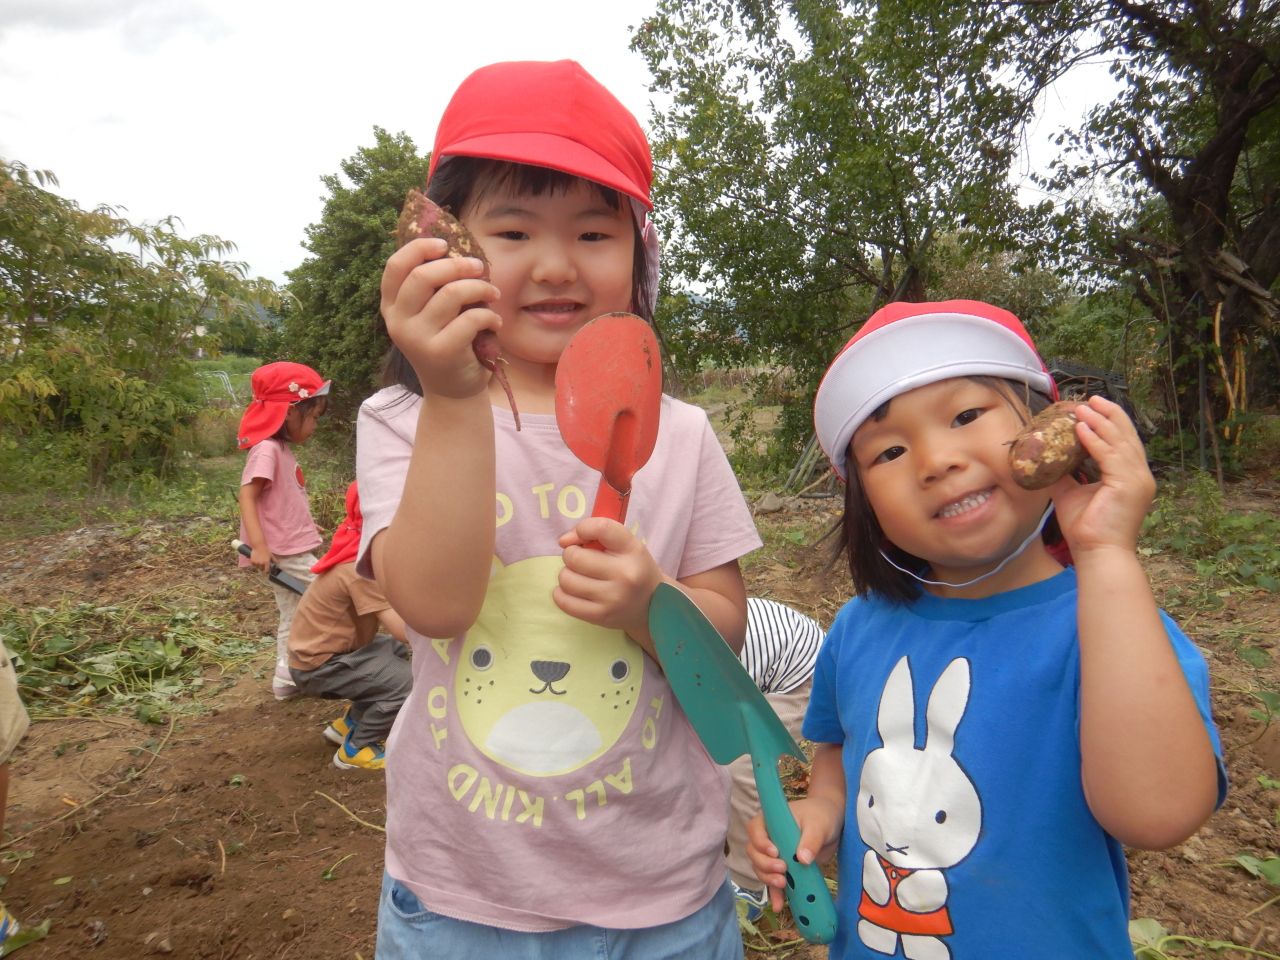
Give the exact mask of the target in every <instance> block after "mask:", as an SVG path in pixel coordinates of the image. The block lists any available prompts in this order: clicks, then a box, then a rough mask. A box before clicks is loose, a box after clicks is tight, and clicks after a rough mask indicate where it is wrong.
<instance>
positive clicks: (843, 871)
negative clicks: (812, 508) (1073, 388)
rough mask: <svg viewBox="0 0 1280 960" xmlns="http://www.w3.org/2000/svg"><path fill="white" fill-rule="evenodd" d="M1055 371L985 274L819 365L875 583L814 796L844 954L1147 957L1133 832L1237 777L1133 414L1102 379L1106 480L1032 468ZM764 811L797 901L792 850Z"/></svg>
mask: <svg viewBox="0 0 1280 960" xmlns="http://www.w3.org/2000/svg"><path fill="white" fill-rule="evenodd" d="M1055 396H1056V389H1055V387H1054V385H1053V382H1052V380H1051V379H1050V378H1049V376H1048V374H1047V373H1046V372H1045V370H1044V366H1043V364H1042V363H1041V361H1040V358H1039V356H1038V355H1037V353H1036V351H1035V347H1034V345H1033V344H1032V342H1031V339H1030V337H1029V336H1028V335H1027V333H1026V331H1025V330H1024V329H1023V327H1022V324H1021V323H1019V322H1018V320H1017V318H1015V317H1014V316H1013V315H1012V314H1009V313H1007V312H1006V311H1003V310H1000V309H998V308H995V307H991V306H989V305H987V304H982V303H975V302H972V301H963V300H956V301H949V302H946V303H924V304H919V303H917V304H907V303H899V304H892V305H890V306H888V307H886V308H884V309H883V310H881V311H879V312H878V313H877V314H876V315H875V316H874V317H872V319H871V320H870V321H868V322H867V323H866V324H865V325H864V326H863V328H862V330H861V331H859V333H858V334H857V335H856V336H855V337H854V338H853V339H852V340H851V341H850V342H849V344H848V345H847V346H846V347H845V349H844V350H843V351H842V352H841V354H840V355H839V356H838V357H837V358H836V359H835V361H834V362H833V363H832V365H831V367H830V368H829V369H828V371H827V373H826V376H825V377H824V379H823V382H822V385H821V387H820V388H819V391H818V396H817V401H816V404H815V409H814V420H815V423H816V426H817V431H818V437H819V439H820V441H821V442H822V445H823V449H824V450H825V451H826V452H827V455H828V457H829V458H830V460H831V463H832V466H833V467H834V469H835V470H836V472H837V473H839V474H840V476H841V477H842V478H844V479H845V481H846V499H845V513H844V537H843V539H844V547H845V548H846V549H847V551H848V557H849V566H850V571H851V573H852V576H853V582H854V586H855V588H856V590H857V594H858V595H857V596H856V597H855V598H854V599H853V600H852V601H850V602H849V603H848V604H847V605H846V606H845V607H844V609H843V610H842V611H841V612H840V614H839V616H837V618H836V621H835V623H834V624H833V625H832V628H831V631H830V633H829V634H828V638H827V642H826V643H825V645H824V646H823V648H822V651H821V653H820V654H819V658H818V666H817V670H816V672H815V675H814V682H813V693H812V698H811V701H810V706H809V710H808V713H807V715H806V718H805V723H804V735H805V736H806V737H807V738H809V739H810V740H812V741H814V743H815V744H816V745H817V752H816V755H815V757H814V761H813V770H812V780H811V785H810V789H809V795H808V798H807V799H805V800H801V801H797V802H795V803H794V805H793V808H792V809H793V811H794V813H795V815H796V819H797V821H798V822H799V824H800V826H801V828H802V831H803V836H802V839H801V842H800V846H799V849H798V851H797V857H798V859H799V860H801V861H803V862H806V863H810V862H813V860H814V859H818V860H824V859H827V858H829V857H830V856H831V855H832V853H834V852H835V851H836V849H837V846H838V848H839V871H840V883H839V895H838V898H837V901H836V908H837V912H838V914H839V917H840V928H839V931H838V933H837V935H836V939H835V941H834V942H833V944H832V946H831V953H830V955H831V957H832V958H833V960H836V958H843V957H866V958H876V957H886V956H898V955H900V956H905V957H908V958H912V960H949V958H953V957H954V958H955V960H970V958H973V960H977V958H988V957H995V956H999V957H1029V956H1037V955H1040V954H1041V953H1042V952H1043V950H1044V948H1045V944H1052V947H1051V952H1052V953H1053V955H1054V956H1055V957H1064V958H1081V960H1084V958H1090V960H1096V958H1114V960H1131V958H1132V956H1133V951H1132V949H1131V947H1130V946H1129V938H1128V933H1127V921H1128V891H1129V884H1128V875H1127V872H1126V867H1125V860H1124V851H1123V849H1122V847H1121V844H1128V845H1130V846H1135V847H1143V848H1148V849H1162V848H1165V847H1170V846H1173V845H1175V844H1177V843H1180V842H1182V841H1183V840H1185V839H1186V838H1187V837H1189V836H1190V835H1191V834H1192V833H1194V832H1195V831H1196V829H1197V828H1198V827H1199V826H1200V824H1201V823H1202V822H1203V821H1204V820H1205V819H1206V818H1207V817H1208V816H1209V814H1210V813H1211V812H1212V811H1213V809H1214V807H1215V804H1216V803H1220V802H1221V800H1222V798H1223V796H1224V795H1225V790H1226V777H1225V773H1224V769H1223V766H1222V761H1221V748H1220V745H1219V742H1218V736H1217V732H1216V731H1215V730H1214V727H1213V723H1212V720H1211V718H1210V711H1209V702H1208V671H1207V668H1206V666H1205V663H1204V660H1203V658H1202V657H1201V656H1200V654H1199V652H1198V651H1197V650H1196V649H1195V647H1194V646H1193V645H1192V644H1191V643H1190V641H1188V640H1187V638H1186V637H1185V636H1184V635H1183V634H1182V632H1181V631H1180V630H1179V629H1178V628H1177V626H1176V625H1175V624H1174V623H1173V621H1172V620H1170V619H1169V617H1168V616H1166V615H1165V614H1164V613H1162V612H1161V611H1160V610H1159V609H1158V608H1157V606H1156V603H1155V599H1154V597H1153V596H1152V593H1151V588H1150V586H1149V584H1148V582H1147V579H1146V576H1145V574H1144V573H1143V571H1142V568H1141V567H1140V566H1139V564H1138V560H1137V555H1136V550H1135V545H1136V540H1137V536H1138V532H1139V530H1140V528H1141V525H1142V519H1143V517H1144V516H1145V514H1146V511H1147V508H1148V507H1149V505H1150V503H1151V498H1152V496H1153V494H1154V492H1155V481H1154V480H1153V479H1152V476H1151V473H1150V471H1149V469H1148V467H1147V462H1146V457H1145V454H1144V452H1143V449H1142V444H1141V442H1140V440H1139V439H1138V435H1137V433H1136V431H1135V430H1134V428H1133V425H1132V423H1131V422H1130V421H1129V419H1128V418H1127V417H1126V416H1125V414H1124V412H1123V411H1122V410H1121V409H1120V407H1118V406H1117V405H1116V404H1114V403H1111V402H1109V401H1107V400H1105V399H1102V398H1100V397H1094V398H1093V399H1092V400H1090V401H1089V402H1088V403H1087V404H1085V405H1084V406H1083V407H1081V408H1079V409H1078V414H1077V415H1078V419H1079V423H1078V425H1077V427H1076V431H1077V436H1078V438H1079V440H1080V442H1081V443H1082V444H1083V446H1084V448H1085V450H1086V451H1087V452H1088V454H1089V456H1090V457H1091V458H1092V459H1093V460H1094V461H1095V463H1096V464H1097V466H1098V468H1099V469H1100V472H1101V480H1100V481H1099V482H1096V483H1087V484H1082V483H1080V482H1078V481H1077V480H1076V479H1075V478H1073V477H1071V476H1067V477H1063V478H1062V479H1060V480H1058V481H1057V482H1056V483H1054V484H1052V485H1050V486H1049V487H1047V488H1046V489H1043V490H1025V489H1023V488H1021V487H1020V486H1018V485H1017V484H1016V483H1014V481H1013V477H1012V474H1011V470H1010V464H1009V443H1010V441H1012V440H1013V438H1014V436H1015V435H1016V433H1017V432H1018V430H1019V429H1020V427H1021V426H1022V424H1023V423H1025V421H1026V419H1027V418H1028V416H1029V415H1030V414H1033V413H1035V412H1038V411H1039V410H1041V409H1043V408H1044V407H1046V406H1048V404H1049V403H1050V402H1051V398H1054V397H1055ZM1064 562H1065V563H1067V564H1071V563H1074V566H1066V567H1064V565H1063V563H1064ZM749 832H750V838H751V839H750V843H749V847H748V853H749V855H750V856H751V858H752V861H753V864H754V867H755V869H756V872H757V874H758V875H759V877H760V879H761V880H763V881H764V882H765V883H766V884H767V885H768V886H769V887H770V891H771V894H772V898H773V900H774V905H775V907H777V906H780V905H781V891H782V888H783V886H784V885H785V883H786V872H785V871H786V866H785V864H784V863H783V862H782V861H781V860H779V859H777V856H778V852H777V848H776V847H774V846H773V844H771V843H770V842H769V838H768V835H767V832H766V830H765V828H764V825H763V822H762V821H761V820H760V819H759V818H757V819H756V820H754V821H752V824H751V827H750V831H749Z"/></svg>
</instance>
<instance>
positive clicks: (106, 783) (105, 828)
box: [0, 497, 1280, 960]
mask: <svg viewBox="0 0 1280 960" xmlns="http://www.w3.org/2000/svg"><path fill="white" fill-rule="evenodd" d="M1244 503H1250V504H1252V505H1253V506H1255V507H1257V508H1260V509H1270V510H1274V509H1276V508H1277V503H1276V501H1275V500H1273V499H1271V498H1266V497H1262V498H1257V499H1254V500H1247V501H1239V504H1244ZM836 509H837V502H836V501H835V500H803V501H800V500H797V501H791V502H789V503H788V504H787V509H784V510H783V511H782V512H781V513H778V514H774V515H771V516H761V517H759V518H758V521H759V524H760V527H761V530H762V533H763V534H764V536H765V539H766V547H765V549H764V550H762V551H760V552H759V553H757V554H756V555H754V556H753V557H752V558H750V562H749V563H748V564H747V565H746V575H747V581H748V588H749V590H750V592H751V593H752V594H753V595H756V596H769V597H773V598H776V599H779V600H782V601H784V602H789V603H792V604H794V605H795V606H796V607H797V608H798V609H800V610H802V611H804V612H806V613H809V614H811V615H813V616H815V617H816V618H817V619H819V620H820V621H822V622H823V623H824V624H827V623H829V622H830V620H831V618H832V617H833V616H834V614H835V612H836V611H837V610H838V609H839V606H840V605H841V603H842V602H843V600H844V599H845V598H846V597H847V595H848V585H847V581H846V580H845V579H844V578H843V576H842V575H841V574H840V573H838V572H832V573H826V574H823V573H821V572H820V570H819V569H818V568H819V567H820V566H821V558H820V557H818V556H815V554H814V553H813V552H812V551H811V550H810V549H809V547H808V546H807V545H808V544H811V543H812V541H813V540H814V539H816V536H817V534H818V532H820V531H821V530H822V529H825V528H826V527H827V526H829V524H830V523H831V522H832V521H833V520H834V518H835V510H836ZM227 533H228V531H226V530H223V529H221V528H217V527H215V526H214V525H213V524H211V523H207V522H203V521H200V520H198V519H197V520H193V521H191V522H189V523H184V524H174V525H168V526H165V527H157V526H149V527H148V526H142V527H131V528H128V529H123V528H110V527H99V528H92V529H89V530H85V531H81V532H78V533H73V532H71V531H67V532H64V533H62V534H58V535H54V536H48V537H43V538H39V539H32V540H24V541H8V542H0V600H3V601H7V602H8V603H10V604H12V605H13V606H14V607H16V608H17V609H19V610H22V609H30V608H34V607H37V606H45V607H51V608H58V607H59V606H60V605H67V604H75V603H84V602H87V603H91V604H103V603H106V602H110V603H112V604H128V603H132V604H137V605H139V608H140V609H145V608H155V609H165V608H173V607H181V608H184V609H187V608H195V609H198V610H200V611H201V612H202V613H203V614H205V615H208V616H216V617H218V618H221V620H222V622H224V623H229V624H235V626H234V628H229V633H228V636H229V637H232V636H234V637H235V638H236V639H245V638H258V637H261V636H263V635H265V634H269V633H270V632H271V631H272V630H273V627H274V615H275V607H274V603H273V601H272V598H271V595H270V592H269V591H268V590H267V588H266V585H265V584H264V583H262V582H261V580H259V579H258V577H257V575H256V574H253V573H246V572H242V571H239V570H237V569H236V567H235V566H234V564H233V562H232V558H231V556H230V554H229V551H228V550H227V548H226V547H225V546H224V543H225V537H224V534H227ZM1149 569H1150V572H1151V575H1152V577H1153V581H1154V583H1155V585H1156V588H1157V591H1158V593H1159V595H1162V596H1163V595H1165V592H1166V591H1167V590H1168V589H1169V588H1170V587H1174V586H1178V587H1181V588H1183V589H1187V588H1189V587H1192V586H1194V583H1193V576H1192V573H1191V571H1190V570H1189V568H1188V567H1187V566H1186V565H1185V564H1183V563H1181V562H1179V561H1176V560H1173V559H1171V558H1168V557H1162V556H1155V557H1152V558H1151V559H1150V562H1149ZM1183 610H1188V612H1187V613H1183V612H1182V611H1183ZM1174 613H1175V615H1177V616H1178V617H1179V619H1181V620H1182V621H1183V622H1184V626H1185V627H1186V629H1187V632H1188V633H1189V634H1190V635H1191V636H1192V638H1193V639H1194V640H1195V641H1196V642H1197V643H1198V644H1199V645H1200V646H1201V648H1202V649H1203V650H1204V651H1205V653H1206V656H1207V657H1208V658H1209V662H1210V667H1211V670H1212V673H1213V676H1214V680H1213V684H1214V705H1215V711H1216V714H1217V717H1218V720H1219V723H1220V726H1221V728H1222V733H1223V738H1224V742H1225V745H1226V747H1227V749H1228V758H1229V759H1228V765H1229V767H1230V771H1231V775H1232V779H1233V790H1232V793H1231V796H1230V798H1229V800H1228V801H1227V803H1226V805H1225V806H1224V807H1223V809H1222V810H1221V811H1219V812H1218V813H1217V814H1216V815H1215V816H1214V817H1213V819H1212V820H1211V821H1210V822H1209V824H1208V825H1207V826H1206V827H1205V828H1204V829H1203V830H1201V831H1200V833H1199V835H1198V836H1197V837H1195V838H1193V839H1192V840H1190V841H1188V843H1186V844H1184V845H1183V846H1182V847H1180V848H1178V849H1177V850H1174V851H1170V852H1168V853H1167V854H1148V853H1131V854H1130V858H1129V862H1130V867H1131V869H1132V873H1133V880H1132V889H1133V898H1134V900H1133V916H1134V917H1135V918H1138V917H1153V918H1156V919H1158V920H1160V921H1161V922H1162V923H1163V924H1164V925H1165V926H1166V927H1168V928H1170V929H1171V930H1173V931H1185V932H1187V933H1189V934H1190V935H1192V936H1199V937H1205V938H1215V939H1223V940H1226V939H1234V941H1235V942H1236V943H1242V944H1253V945H1256V947H1257V948H1258V949H1261V950H1267V951H1269V952H1270V951H1275V952H1280V949H1277V948H1280V904H1273V905H1270V906H1266V907H1264V908H1263V909H1261V910H1259V911H1257V912H1255V913H1252V915H1249V914H1250V912H1251V911H1254V910H1255V908H1257V907H1259V906H1261V905H1262V904H1264V903H1266V902H1267V901H1268V900H1269V899H1270V898H1271V897H1273V896H1275V895H1276V894H1277V893H1280V888H1276V887H1273V886H1271V885H1270V884H1269V883H1267V882H1266V881H1264V880H1261V879H1258V878H1255V877H1253V876H1250V874H1249V873H1247V872H1246V871H1245V870H1244V869H1242V868H1241V867H1240V866H1239V865H1238V864H1236V863H1234V862H1233V861H1232V860H1231V858H1232V857H1234V856H1235V855H1237V854H1239V853H1241V852H1244V853H1249V854H1252V855H1253V856H1255V857H1258V858H1259V859H1265V858H1266V857H1270V856H1275V855H1276V851H1277V848H1278V847H1280V840H1278V839H1277V828H1276V809H1277V807H1278V806H1280V782H1277V783H1276V784H1275V786H1274V787H1272V786H1271V784H1270V783H1266V784H1264V783H1262V782H1260V781H1259V780H1258V779H1257V778H1258V777H1263V778H1264V779H1267V780H1268V781H1270V780H1271V779H1273V778H1274V779H1275V780H1276V781H1280V736H1277V737H1275V738H1273V735H1272V734H1273V732H1267V733H1266V734H1265V735H1263V736H1262V739H1261V740H1258V737H1259V735H1260V734H1262V733H1263V728H1262V724H1261V723H1259V722H1258V721H1257V720H1255V719H1253V718H1252V717H1251V716H1250V713H1251V711H1256V710H1257V708H1258V706H1259V702H1258V701H1257V699H1256V698H1255V697H1253V696H1251V695H1250V694H1249V693H1248V691H1251V690H1252V691H1259V690H1276V689H1280V676H1278V675H1277V669H1276V666H1275V661H1274V660H1273V659H1272V653H1277V651H1276V650H1275V647H1276V645H1277V638H1278V637H1280V599H1278V598H1277V597H1276V595H1274V594H1270V593H1262V592H1260V593H1257V594H1252V595H1247V596H1239V595H1233V596H1231V597H1230V598H1228V599H1226V600H1225V602H1224V603H1223V605H1222V606H1220V607H1217V608H1216V609H1212V610H1202V611H1201V612H1198V613H1195V614H1191V613H1190V612H1189V608H1186V607H1181V608H1178V609H1175V610H1174ZM1250 651H1260V652H1250ZM268 669H269V658H264V659H263V660H262V661H261V662H260V663H258V664H256V665H246V666H245V667H243V672H233V673H232V675H231V677H230V678H228V677H226V676H220V675H219V671H218V670H217V669H214V668H210V670H209V671H208V676H207V686H206V687H205V688H204V690H205V693H204V694H203V695H202V696H201V703H202V705H203V707H202V709H203V712H183V711H184V710H191V709H192V705H191V704H190V703H189V702H187V701H179V703H180V704H185V706H181V707H180V709H178V710H174V711H172V712H171V713H170V714H169V715H161V716H159V717H157V718H153V719H159V721H160V722H158V723H154V722H153V723H149V724H143V723H141V722H139V721H137V720H135V719H130V718H129V717H128V716H127V715H126V714H124V713H122V714H120V715H114V716H112V715H105V714H101V713H96V714H94V715H93V716H92V717H85V718H81V719H56V720H41V721H38V722H36V723H34V724H33V725H32V728H31V732H30V733H29V735H28V736H27V738H26V739H25V740H24V742H23V743H22V745H21V746H20V747H19V749H18V751H17V753H16V755H15V757H14V760H13V763H12V766H11V771H12V777H13V782H12V785H11V788H10V797H9V807H8V818H7V824H6V833H5V842H4V845H3V860H2V861H0V873H2V874H3V875H5V876H6V877H8V879H9V882H8V885H7V886H6V887H4V889H3V893H0V898H3V900H4V901H5V903H7V904H8V905H9V907H10V908H11V909H12V910H13V911H14V912H15V913H17V914H18V915H19V917H21V918H22V919H23V921H24V923H27V924H38V923H40V922H41V921H43V920H45V919H48V920H51V921H52V923H51V931H50V933H49V936H48V937H47V938H46V939H44V940H42V941H39V942H38V943H35V944H32V945H31V946H28V947H25V948H23V952H22V953H21V954H20V955H21V956H22V957H24V958H31V960H35V958H38V957H51V958H52V957H66V958H86V960H87V958H90V957H92V958H103V960H108V958H137V957H143V956H150V955H157V956H160V955H169V956H173V957H175V958H186V957H191V958H196V957H199V958H216V960H232V958H235V960H248V958H277V960H279V958H288V960H329V958H344V960H350V958H353V957H359V958H362V960H372V956H373V946H374V930H375V912H376V904H377V895H378V885H379V882H380V878H381V873H382V840H383V837H382V834H381V833H379V832H378V831H377V830H376V829H374V828H373V827H371V826H366V825H362V824H360V823H358V822H357V821H356V819H355V817H359V818H360V819H362V820H364V821H367V822H368V823H369V824H372V825H381V823H382V821H383V815H384V814H383V809H384V794H383V784H382V778H381V776H380V775H369V774H362V773H339V772H338V771H337V770H335V769H333V767H332V766H330V764H329V760H330V756H331V755H332V748H331V747H330V746H329V745H328V744H327V743H325V742H324V741H323V740H322V739H321V736H320V732H321V730H322V729H323V727H324V725H325V724H326V723H327V722H328V720H329V719H331V717H332V715H333V714H334V711H333V710H332V709H331V708H330V707H329V706H328V705H325V704H322V703H320V702H318V701H307V700H304V701H299V702H294V703H286V704H277V703H276V702H275V701H274V700H272V699H271V697H270V693H269V690H268V684H269V680H268V679H267V677H268V673H267V672H266V671H267V670H268ZM229 679H230V680H234V682H229ZM1274 732H1275V733H1280V729H1278V730H1277V731H1274ZM1252 741H1257V742H1252ZM796 785H797V786H799V787H803V780H802V779H798V780H797V781H796ZM321 793H323V794H327V795H328V797H329V798H331V799H326V798H325V797H323V796H321V795H320V794H321ZM335 801H336V803H335ZM337 803H340V804H342V805H343V806H345V807H346V808H347V810H348V811H350V813H348V812H344V811H343V810H342V809H340V808H339V807H338V806H337V805H336V804H337ZM339 861H341V862H340V863H339ZM335 864H337V866H336V867H335V866H334V865H335ZM784 925H785V923H784ZM793 935H794V934H789V933H784V934H783V936H793ZM775 946H776V947H777V948H780V949H775V950H773V951H771V952H769V953H767V954H764V953H761V954H759V956H773V957H779V956H783V957H785V956H791V957H793V958H795V960H817V958H820V957H824V956H825V953H826V952H825V950H823V949H821V948H810V947H807V946H805V945H803V944H795V943H790V942H787V941H785V940H782V941H776V942H775ZM748 955H749V956H754V955H756V954H755V952H754V951H749V953H748ZM1238 955H1240V956H1243V954H1238Z"/></svg>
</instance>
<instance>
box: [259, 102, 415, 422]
mask: <svg viewBox="0 0 1280 960" xmlns="http://www.w3.org/2000/svg"><path fill="white" fill-rule="evenodd" d="M373 134H374V145H373V146H371V147H360V148H359V149H357V150H356V152H355V154H354V155H353V156H351V157H349V158H348V159H346V160H344V161H343V162H342V164H341V170H342V174H341V175H338V174H330V175H329V176H326V177H323V178H322V181H321V182H322V183H323V184H324V187H325V190H326V191H328V197H327V198H326V199H325V204H324V212H323V213H322V214H321V216H320V221H319V222H318V223H315V224H312V225H311V226H309V227H307V240H306V243H305V244H304V246H305V247H306V249H307V251H308V252H309V254H310V255H309V256H308V257H307V258H306V259H305V260H303V262H302V263H301V265H299V266H298V267H297V268H295V269H293V270H290V271H289V272H288V276H289V285H288V290H289V293H290V294H291V296H290V298H289V300H288V302H287V304H286V306H285V308H284V318H283V325H282V328H281V335H282V342H281V344H280V346H279V353H280V357H282V358H287V359H290V360H296V361H298V362H300V363H305V364H308V365H310V366H312V367H314V368H315V369H316V370H319V371H320V372H321V373H322V374H323V375H324V376H325V377H329V378H332V379H333V381H334V386H333V396H334V400H335V402H336V406H337V407H338V409H339V410H340V411H343V412H348V413H353V412H354V410H355V408H356V407H358V406H359V404H360V402H361V401H362V400H363V399H364V398H365V397H367V396H368V395H369V394H371V393H372V392H373V391H375V390H376V389H378V384H377V375H378V368H379V365H380V364H381V362H382V357H383V355H384V354H385V353H386V349H387V347H388V346H389V345H390V340H388V339H387V336H386V333H385V331H384V329H383V325H382V321H381V315H380V313H379V308H378V305H379V300H380V295H379V285H380V283H381V280H382V268H383V266H384V265H385V264H386V262H387V257H389V256H390V255H391V253H392V252H393V251H394V250H395V227H396V220H397V219H398V218H399V216H400V208H401V207H402V206H403V205H404V197H405V194H406V193H407V192H408V191H409V188H410V187H419V188H421V187H423V186H424V185H425V184H426V182H427V168H428V166H429V164H430V158H429V157H427V156H420V155H419V154H418V152H417V148H416V147H415V146H414V143H413V140H411V139H410V138H409V136H408V135H407V134H405V133H397V134H389V133H387V131H386V130H383V129H382V128H381V127H374V128H373Z"/></svg>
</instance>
